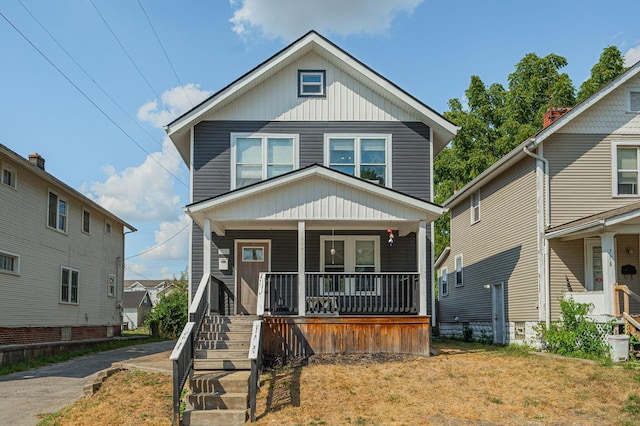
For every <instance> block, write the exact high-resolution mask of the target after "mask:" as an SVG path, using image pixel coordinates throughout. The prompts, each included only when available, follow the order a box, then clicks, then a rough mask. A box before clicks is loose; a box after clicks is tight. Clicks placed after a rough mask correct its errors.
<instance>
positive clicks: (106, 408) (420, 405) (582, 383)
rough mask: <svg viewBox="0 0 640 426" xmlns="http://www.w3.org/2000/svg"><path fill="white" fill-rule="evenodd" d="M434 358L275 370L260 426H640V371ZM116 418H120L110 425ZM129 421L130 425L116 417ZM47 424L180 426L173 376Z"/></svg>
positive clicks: (458, 352) (545, 360) (513, 355)
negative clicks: (174, 412)
mask: <svg viewBox="0 0 640 426" xmlns="http://www.w3.org/2000/svg"><path fill="white" fill-rule="evenodd" d="M434 347H435V348H436V349H437V350H438V351H439V352H440V354H439V355H438V356H433V357H429V358H422V357H404V360H402V361H397V360H396V361H388V362H383V363H380V362H377V361H376V360H377V358H376V357H360V358H359V357H337V358H336V360H337V361H340V363H336V364H334V363H331V362H330V361H331V359H330V357H322V359H321V361H322V362H320V363H318V362H314V359H313V358H311V360H310V363H309V365H306V366H303V367H285V368H283V369H280V370H276V371H265V372H264V373H263V375H262V377H261V382H262V387H261V389H260V392H259V394H258V409H257V416H258V423H257V425H309V426H311V425H429V424H433V425H442V424H445V425H459V424H482V425H486V424H501V425H502V424H504V425H516V424H517V425H520V424H531V425H537V424H553V425H576V424H579V425H640V370H639V369H637V368H638V364H637V363H636V364H633V365H631V367H629V366H605V365H600V364H598V363H594V362H585V361H583V360H578V359H571V358H559V357H551V356H540V355H531V354H529V353H528V352H526V351H523V350H521V349H518V348H513V347H508V348H496V347H492V346H482V345H477V344H465V343H461V342H444V343H436V344H435V345H434ZM109 416H114V417H109ZM115 416H120V417H115ZM42 424H47V425H53V424H56V425H85V424H91V425H111V424H123V425H129V424H130V425H138V424H140V425H142V424H154V425H155V424H157V425H169V424H171V378H170V377H168V376H159V375H149V374H145V373H140V372H121V373H118V374H116V375H114V376H113V377H112V378H110V379H108V380H107V381H106V382H105V384H104V385H103V387H102V388H101V390H100V391H99V392H98V393H96V394H95V395H94V396H93V397H91V398H85V399H82V400H80V401H78V402H77V403H76V404H74V405H73V406H71V407H68V408H67V409H66V410H64V411H63V412H61V413H58V414H56V415H54V416H51V417H50V418H49V419H47V420H46V421H45V422H43V423H42Z"/></svg>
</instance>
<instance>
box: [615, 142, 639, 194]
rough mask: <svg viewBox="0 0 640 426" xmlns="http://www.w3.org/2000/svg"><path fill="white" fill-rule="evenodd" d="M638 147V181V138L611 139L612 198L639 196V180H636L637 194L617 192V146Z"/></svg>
mask: <svg viewBox="0 0 640 426" xmlns="http://www.w3.org/2000/svg"><path fill="white" fill-rule="evenodd" d="M621 146H622V147H636V148H638V169H639V170H638V181H640V139H635V140H625V141H615V140H614V141H613V142H612V143H611V196H612V197H613V198H638V197H640V182H638V194H618V147H621Z"/></svg>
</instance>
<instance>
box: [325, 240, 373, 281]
mask: <svg viewBox="0 0 640 426" xmlns="http://www.w3.org/2000/svg"><path fill="white" fill-rule="evenodd" d="M320 245H321V247H320V269H321V271H322V272H334V273H345V272H346V273H347V275H346V276H345V275H337V276H328V277H324V278H323V279H322V280H321V281H320V283H319V284H320V293H321V294H332V293H347V294H358V293H361V292H373V293H375V294H379V292H380V282H379V279H378V278H377V277H375V276H373V275H368V274H354V275H348V273H350V272H351V273H353V272H361V273H371V274H374V273H375V272H379V271H380V237H378V236H368V235H357V236H345V235H340V236H338V235H336V236H321V237H320Z"/></svg>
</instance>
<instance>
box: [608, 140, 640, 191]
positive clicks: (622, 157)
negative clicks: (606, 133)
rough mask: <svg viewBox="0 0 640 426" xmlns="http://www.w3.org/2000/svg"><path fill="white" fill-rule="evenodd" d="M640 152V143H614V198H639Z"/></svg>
mask: <svg viewBox="0 0 640 426" xmlns="http://www.w3.org/2000/svg"><path fill="white" fill-rule="evenodd" d="M639 151H640V141H637V142H635V143H634V142H614V143H613V153H612V156H613V164H612V169H613V170H612V175H613V176H612V181H613V188H612V191H613V195H614V196H620V197H633V196H638V176H640V162H639V161H638V158H639V157H640V156H639Z"/></svg>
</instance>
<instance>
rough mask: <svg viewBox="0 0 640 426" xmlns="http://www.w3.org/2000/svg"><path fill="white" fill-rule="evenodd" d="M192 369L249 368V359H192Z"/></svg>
mask: <svg viewBox="0 0 640 426" xmlns="http://www.w3.org/2000/svg"><path fill="white" fill-rule="evenodd" d="M193 369H194V370H196V371H200V370H251V360H249V359H247V358H244V359H194V360H193Z"/></svg>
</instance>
